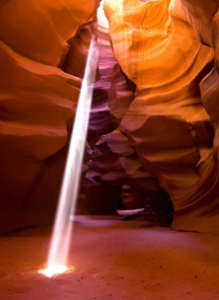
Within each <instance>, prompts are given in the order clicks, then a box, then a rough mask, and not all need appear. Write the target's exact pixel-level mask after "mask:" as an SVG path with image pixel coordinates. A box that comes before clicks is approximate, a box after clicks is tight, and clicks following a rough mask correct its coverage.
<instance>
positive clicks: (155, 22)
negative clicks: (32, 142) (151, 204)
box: [105, 0, 219, 231]
mask: <svg viewBox="0 0 219 300" xmlns="http://www.w3.org/2000/svg"><path fill="white" fill-rule="evenodd" d="M182 2H183V3H184V5H183V3H182ZM188 2H189V1H181V2H180V1H166V0H162V1H161V0H159V1H149V2H146V3H143V2H141V1H139V0H129V1H128V0H121V1H117V2H114V1H111V0H106V1H105V12H106V15H107V17H108V19H109V24H110V37H111V41H112V45H113V50H114V54H115V57H116V59H117V60H118V62H119V64H120V66H121V68H122V70H123V72H124V73H125V74H126V75H127V76H128V78H129V79H130V80H132V81H133V82H134V83H135V84H136V92H135V99H134V100H133V101H132V103H131V104H130V106H129V108H128V109H127V110H126V112H125V115H124V117H123V119H122V121H121V125H120V130H121V132H122V133H124V134H125V135H127V137H128V139H129V143H130V145H131V147H133V148H134V150H135V151H136V152H137V154H138V157H139V160H140V164H141V165H142V166H143V167H144V168H145V169H146V170H147V171H149V172H151V173H152V174H154V175H155V176H156V177H157V178H158V180H159V184H160V186H161V187H162V188H163V189H164V190H165V191H166V192H167V193H168V194H169V195H170V197H171V200H172V202H173V205H174V208H175V220H174V223H173V228H177V229H187V230H200V231H212V230H213V229H214V225H215V223H211V221H209V222H210V223H209V226H208V227H206V228H205V227H204V226H202V225H201V221H200V222H199V223H198V224H197V225H196V221H195V219H194V220H193V221H192V218H191V221H189V222H188V223H187V221H186V213H185V215H184V218H183V221H184V223H183V222H181V223H180V226H178V227H177V226H176V225H175V224H176V223H177V218H178V215H179V213H178V212H179V210H181V207H180V206H181V205H183V204H182V203H184V204H185V203H186V201H187V202H190V203H191V205H194V210H195V209H196V210H197V212H198V211H199V209H200V210H201V208H200V206H199V205H197V206H195V203H196V201H198V200H195V199H194V197H193V198H192V199H193V201H194V202H192V200H191V199H190V198H191V197H192V195H193V194H194V192H195V190H196V188H195V187H196V186H199V184H203V185H202V187H203V191H204V190H205V191H206V193H209V195H210V189H209V186H208V187H206V188H205V187H204V181H203V178H204V177H205V176H206V173H205V172H204V171H203V168H206V167H207V166H208V168H211V167H210V165H208V162H209V158H208V155H209V154H210V153H211V152H212V143H213V136H214V132H213V126H212V122H213V119H212V118H211V115H210V114H209V113H208V110H205V104H204V106H203V102H202V98H201V95H200V90H199V83H200V82H201V81H202V79H203V78H204V77H205V76H206V75H207V74H208V73H209V72H210V70H211V68H212V66H213V57H214V51H213V49H212V48H211V47H209V46H206V45H204V44H202V43H201V41H202V40H200V37H201V36H203V39H204V38H205V37H206V32H207V31H209V29H207V30H206V31H205V32H203V31H202V29H203V28H202V27H200V26H198V24H199V23H198V21H197V18H198V16H199V15H201V12H200V9H201V11H202V14H203V15H204V16H203V18H204V20H208V22H209V20H210V17H211V16H213V13H214V11H215V3H214V5H213V6H211V8H210V12H205V11H204V6H202V7H201V8H200V7H199V10H198V11H197V16H195V17H194V18H192V17H191V15H193V13H194V11H196V4H195V3H194V5H193V3H192V2H189V3H188ZM212 2H213V1H212ZM215 2H216V1H215ZM186 3H187V4H186ZM190 6H192V8H190ZM206 22H207V21H206ZM195 23H197V26H196V28H193V27H195V25H194V24H195ZM206 24H207V23H206ZM200 28H201V29H200ZM199 30H200V31H199ZM197 32H199V33H200V34H199V35H197ZM206 44H207V41H206ZM208 44H210V43H208ZM203 84H204V83H203ZM209 116H210V118H209ZM204 165H205V167H203V166H204ZM213 168H215V167H213ZM214 182H215V181H214ZM199 197H200V195H199ZM182 199H184V200H182ZM197 199H198V196H197ZM206 201H207V200H206ZM212 201H213V202H212ZM214 201H215V200H214V199H212V200H211V203H214ZM209 206H211V204H209ZM186 212H188V210H187V211H186ZM218 213H219V212H218ZM191 214H194V211H193V212H192V213H191ZM200 214H201V213H200ZM202 214H203V213H202ZM206 216H207V218H208V217H209V214H208V213H207V212H206ZM216 218H218V217H216ZM201 220H202V219H201ZM203 220H204V218H203Z"/></svg>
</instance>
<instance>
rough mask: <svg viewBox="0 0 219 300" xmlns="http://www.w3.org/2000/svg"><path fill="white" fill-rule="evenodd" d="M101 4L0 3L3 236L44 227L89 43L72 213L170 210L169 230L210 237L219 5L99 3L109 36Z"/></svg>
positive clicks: (218, 185) (214, 216)
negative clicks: (89, 75)
mask: <svg viewBox="0 0 219 300" xmlns="http://www.w3.org/2000/svg"><path fill="white" fill-rule="evenodd" d="M98 5H99V1H95V0H90V1H87V0H86V1H85V0H82V1H80V4H79V3H78V2H77V1H75V0H62V1H59V0H53V1H50V0H30V1H28V3H25V5H24V4H23V2H22V1H21V0H16V1H15V0H6V1H3V2H1V4H0V41H1V42H0V51H1V55H0V66H1V71H0V77H1V83H0V97H1V101H0V105H1V107H0V114H1V120H0V122H1V127H0V143H1V155H0V165H1V173H0V176H1V177H0V186H1V199H0V220H1V221H0V227H1V232H2V231H9V230H13V229H16V228H19V227H24V226H30V225H31V226H36V225H47V224H51V223H52V220H53V217H54V213H55V208H56V203H57V200H58V194H59V189H60V183H61V179H62V173H63V168H64V164H65V159H66V152H67V148H68V141H69V136H70V133H71V130H72V125H73V122H74V116H75V111H76V107H77V101H78V96H79V92H80V87H81V81H82V78H83V74H84V68H85V63H86V57H87V54H88V49H89V43H90V40H91V35H92V34H93V33H94V32H95V33H94V34H95V35H96V39H97V43H98V45H99V50H100V51H99V57H98V68H97V69H96V70H92V72H96V78H95V82H94V83H93V84H92V85H91V86H90V88H93V89H94V95H93V104H92V108H91V115H90V122H89V131H88V136H87V145H86V151H85V159H84V165H83V170H82V179H81V189H80V193H79V202H78V208H79V209H80V211H87V212H88V213H92V214H110V213H115V212H116V208H117V207H118V203H119V202H121V198H122V200H123V204H125V205H126V207H127V208H138V207H142V206H149V207H150V208H151V209H152V210H153V211H155V215H156V218H157V220H159V221H161V222H166V221H169V220H171V211H172V205H173V207H174V219H173V222H172V228H173V229H176V230H191V231H199V232H215V231H217V232H218V229H217V223H218V221H219V205H218V203H219V202H218V190H219V182H218V159H219V158H218V127H219V125H218V121H219V117H218V116H219V113H218V109H217V106H218V105H217V99H218V89H219V79H218V66H219V62H218V60H219V51H218V27H219V25H218V24H219V15H218V12H217V10H218V6H219V1H218V0H210V1H208V2H206V1H204V0H199V1H198V0H195V1H192V0H191V1H190V0H157V1H143V0H142V1H140V0H117V1H113V0H105V4H104V8H105V13H106V16H107V18H108V20H109V25H110V27H109V36H108V31H107V29H106V28H103V27H101V26H99V28H98V30H97V31H96V29H95V28H96V25H95V23H94V22H95V20H96V11H97V7H98ZM109 37H110V41H111V42H110V41H109ZM94 55H95V53H94Z"/></svg>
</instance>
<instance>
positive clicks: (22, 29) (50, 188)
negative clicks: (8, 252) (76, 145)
mask: <svg viewBox="0 0 219 300" xmlns="http://www.w3.org/2000/svg"><path fill="white" fill-rule="evenodd" d="M98 2H99V1H96V0H89V1H88V0H82V1H80V3H79V2H77V1H72V0H62V1H59V0H54V1H49V0H30V1H27V3H25V4H24V3H23V1H22V0H17V1H14V0H8V1H3V2H2V1H1V4H0V114H1V120H0V146H1V147H0V149H1V150H0V152H1V153H0V165H1V172H0V186H1V201H0V228H1V231H5V230H12V229H14V228H17V227H23V226H26V225H43V224H48V223H49V222H51V221H52V219H53V216H54V212H55V208H56V202H57V199H58V194H59V188H60V182H61V178H62V172H63V167H64V163H65V155H66V145H67V141H68V137H69V134H68V133H69V132H70V130H71V127H72V123H73V120H74V115H75V110H76V106H77V101H78V96H79V92H80V86H81V80H82V79H81V78H80V76H82V75H83V70H82V69H81V70H80V73H78V72H77V71H78V67H77V66H76V67H75V71H74V67H72V68H71V70H72V72H71V74H67V73H65V72H63V71H62V70H61V69H60V67H62V65H63V62H64V61H65V57H66V55H67V53H68V51H69V49H70V44H69V43H68V41H69V40H70V39H72V38H74V36H75V35H76V34H77V32H78V31H79V30H80V29H81V28H82V27H84V26H85V25H86V24H90V23H91V22H94V21H95V20H96V10H97V5H98ZM88 42H89V39H87V40H86V41H85V42H84V43H83V42H82V43H81V48H80V49H83V47H84V49H85V50H84V51H85V53H86V47H87V43H88ZM85 56H86V55H85ZM84 59H85V60H86V57H84ZM68 61H69V60H68ZM66 65H68V62H67V63H66ZM69 73H70V72H69ZM72 74H73V75H72Z"/></svg>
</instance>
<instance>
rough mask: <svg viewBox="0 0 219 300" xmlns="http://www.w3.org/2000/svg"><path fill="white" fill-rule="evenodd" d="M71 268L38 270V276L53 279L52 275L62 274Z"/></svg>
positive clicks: (58, 267)
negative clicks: (41, 275)
mask: <svg viewBox="0 0 219 300" xmlns="http://www.w3.org/2000/svg"><path fill="white" fill-rule="evenodd" d="M72 269H73V268H66V266H61V265H60V266H51V267H49V268H47V269H45V270H39V271H38V272H39V273H40V274H43V275H45V276H47V277H49V278H51V277H53V276H54V275H58V274H62V273H65V272H67V271H71V270H72Z"/></svg>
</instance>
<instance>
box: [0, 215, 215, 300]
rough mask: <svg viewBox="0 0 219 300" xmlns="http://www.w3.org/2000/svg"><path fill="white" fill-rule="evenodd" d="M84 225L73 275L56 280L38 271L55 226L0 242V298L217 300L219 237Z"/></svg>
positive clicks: (143, 225) (128, 225)
mask: <svg viewBox="0 0 219 300" xmlns="http://www.w3.org/2000/svg"><path fill="white" fill-rule="evenodd" d="M79 221H80V222H77V223H75V226H74V233H73V239H72V244H71V253H70V265H71V266H73V267H74V271H73V272H71V273H67V274H62V275H57V276H55V277H53V278H51V279H49V278H46V277H44V276H43V275H41V274H38V273H37V270H38V269H40V268H41V267H42V266H43V263H44V262H45V260H46V256H47V252H48V247H49V241H50V235H51V228H40V229H39V228H34V229H27V230H24V231H22V232H19V233H16V234H10V235H7V236H4V237H1V238H0V299H1V300H44V299H55V300H56V299H57V300H66V299H74V300H91V299H92V300H93V299H97V300H120V299H132V300H170V299H171V300H178V299H180V300H181V299H183V300H187V299H188V300H194V299H197V300H202V299H206V300H210V299H219V237H218V236H213V235H203V234H197V233H188V232H174V231H171V230H170V229H169V228H164V227H158V226H156V225H152V224H151V223H147V222H142V221H141V222H134V221H129V222H125V221H121V220H119V219H116V218H115V219H101V218H86V219H84V218H81V219H80V218H79Z"/></svg>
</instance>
